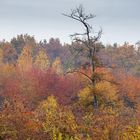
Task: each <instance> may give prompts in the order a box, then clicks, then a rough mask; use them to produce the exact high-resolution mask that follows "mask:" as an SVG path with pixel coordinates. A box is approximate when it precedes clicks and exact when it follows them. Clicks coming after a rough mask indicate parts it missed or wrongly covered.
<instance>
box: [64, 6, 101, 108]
mask: <svg viewBox="0 0 140 140" xmlns="http://www.w3.org/2000/svg"><path fill="white" fill-rule="evenodd" d="M63 15H64V16H66V17H69V18H71V19H73V20H75V21H77V22H79V23H80V24H82V25H83V27H84V29H85V30H84V32H83V33H75V34H73V35H71V37H72V39H73V41H74V42H76V43H78V44H81V45H73V46H72V48H73V50H74V51H75V53H76V54H79V53H84V54H85V55H86V57H87V59H88V61H89V62H88V63H89V68H90V71H91V75H90V76H89V75H88V74H86V73H84V72H82V71H80V70H79V69H74V70H72V71H70V72H77V73H80V74H82V75H84V76H85V77H87V78H88V79H89V81H90V82H91V84H92V87H93V88H94V87H96V82H97V80H98V76H97V74H96V67H97V66H98V65H99V61H98V59H97V57H96V53H97V51H98V45H97V43H98V41H99V39H100V37H101V35H102V29H100V30H99V31H98V32H97V33H96V32H94V31H93V28H92V26H91V25H90V24H89V20H90V19H93V18H95V15H93V14H86V13H85V11H84V8H83V6H82V5H80V6H79V7H78V8H76V9H73V10H71V13H70V14H63ZM68 73H69V72H68ZM93 94H94V101H93V105H94V107H95V108H97V107H98V99H97V95H96V94H95V93H93Z"/></svg>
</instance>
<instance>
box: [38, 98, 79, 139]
mask: <svg viewBox="0 0 140 140" xmlns="http://www.w3.org/2000/svg"><path fill="white" fill-rule="evenodd" d="M41 113H42V114H44V120H45V121H44V122H43V129H44V131H45V133H47V134H48V135H49V136H50V137H51V139H52V140H53V139H54V140H55V139H56V137H57V138H59V139H61V137H62V136H63V137H65V136H66V134H69V135H70V136H72V137H74V135H75V133H76V131H77V124H76V121H75V117H74V115H73V113H72V112H71V111H70V110H69V109H65V108H62V107H61V106H60V105H59V104H58V103H57V101H56V99H55V98H54V96H49V97H48V99H47V100H46V101H43V102H42V103H41V105H40V106H39V115H40V114H41Z"/></svg>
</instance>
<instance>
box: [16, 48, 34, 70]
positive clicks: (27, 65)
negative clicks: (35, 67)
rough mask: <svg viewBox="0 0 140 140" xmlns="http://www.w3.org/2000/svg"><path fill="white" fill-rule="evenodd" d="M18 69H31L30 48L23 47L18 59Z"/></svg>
mask: <svg viewBox="0 0 140 140" xmlns="http://www.w3.org/2000/svg"><path fill="white" fill-rule="evenodd" d="M17 64H18V67H19V69H20V70H21V71H28V70H30V69H31V68H32V55H31V49H30V46H25V47H24V48H23V51H22V52H21V54H20V56H19V58H18V62H17Z"/></svg>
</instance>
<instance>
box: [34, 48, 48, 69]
mask: <svg viewBox="0 0 140 140" xmlns="http://www.w3.org/2000/svg"><path fill="white" fill-rule="evenodd" d="M34 65H35V67H37V68H39V69H41V70H43V71H44V70H47V69H48V68H49V66H50V62H49V58H48V56H47V54H46V53H45V51H43V50H40V51H39V53H38V55H37V56H36V59H35V63H34Z"/></svg>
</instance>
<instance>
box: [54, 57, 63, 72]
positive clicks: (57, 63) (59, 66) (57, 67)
mask: <svg viewBox="0 0 140 140" xmlns="http://www.w3.org/2000/svg"><path fill="white" fill-rule="evenodd" d="M52 68H53V69H54V70H55V71H56V73H57V74H62V73H63V68H62V64H61V60H60V58H59V57H57V58H56V59H55V61H54V62H53V64H52Z"/></svg>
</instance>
